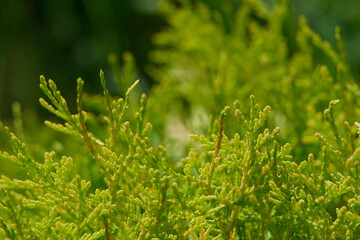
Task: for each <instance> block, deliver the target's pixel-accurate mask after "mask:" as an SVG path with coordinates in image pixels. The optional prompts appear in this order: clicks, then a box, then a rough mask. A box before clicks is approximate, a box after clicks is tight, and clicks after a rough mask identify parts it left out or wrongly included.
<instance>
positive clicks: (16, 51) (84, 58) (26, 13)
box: [0, 0, 360, 120]
mask: <svg viewBox="0 0 360 240" xmlns="http://www.w3.org/2000/svg"><path fill="white" fill-rule="evenodd" d="M194 2H196V1H194ZM202 2H205V3H207V4H209V6H210V7H211V8H213V9H217V10H218V11H219V12H220V13H221V14H222V15H225V16H226V15H228V16H229V18H227V19H228V21H231V14H232V13H233V12H234V11H235V9H236V5H239V4H240V3H241V1H240V0H231V1H216V0H203V1H202ZM157 4H158V0H121V1H118V0H103V1H101V2H98V1H95V0H86V1H81V0H62V1H46V0H28V1H22V0H1V1H0V119H1V120H4V119H9V118H10V117H11V103H12V102H14V101H19V102H20V103H21V105H22V107H23V109H26V108H34V109H36V110H37V111H38V112H40V113H42V114H44V113H46V111H43V110H40V109H41V107H40V105H39V104H38V98H39V97H40V96H42V93H41V92H40V89H39V87H38V85H39V84H38V83H39V75H41V74H43V75H45V77H46V78H52V79H54V80H56V82H57V84H58V86H59V88H60V89H61V90H62V92H63V95H64V97H65V98H66V99H69V100H70V101H73V102H75V89H76V87H75V85H76V78H77V77H79V76H81V77H83V78H84V79H85V81H86V89H85V90H86V91H88V92H93V93H95V92H100V91H101V90H100V82H99V80H98V72H99V68H103V69H104V70H105V73H106V74H107V78H108V80H109V81H110V82H111V71H110V70H109V63H108V56H109V54H110V53H114V54H115V55H116V56H118V58H119V59H121V55H122V53H123V52H124V51H130V52H132V53H133V54H134V57H135V59H136V63H137V68H138V71H139V73H140V76H141V78H142V80H144V81H145V82H147V83H149V86H151V85H152V84H153V83H154V82H156V79H151V78H150V77H149V76H148V75H147V74H146V71H145V67H146V65H147V63H148V53H149V52H150V51H151V50H152V49H154V45H153V44H152V40H151V36H152V35H153V34H154V33H156V32H159V31H161V29H162V28H163V27H165V26H166V22H165V20H164V18H163V17H162V16H161V14H160V13H159V12H158V10H157ZM291 9H292V12H293V16H294V19H295V20H296V19H297V16H298V15H299V14H304V15H305V16H307V18H308V21H309V25H310V26H311V27H312V28H313V29H314V30H315V31H316V32H317V33H319V34H320V35H321V36H322V37H323V38H324V39H327V40H329V41H330V42H331V43H332V44H335V39H334V28H335V26H340V27H341V28H342V31H343V36H344V39H345V47H346V51H347V54H348V56H347V57H348V61H349V64H350V66H351V68H352V71H353V74H354V75H355V78H356V79H359V76H360V74H359V73H360V47H359V42H360V27H359V26H360V1H358V0H347V1H341V0H333V1H327V0H313V1H303V0H294V1H292V2H291ZM225 19H226V18H225ZM228 25H229V26H231V23H229V24H228ZM107 70H108V71H107Z"/></svg>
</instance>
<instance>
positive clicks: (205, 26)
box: [0, 0, 360, 240]
mask: <svg viewBox="0 0 360 240" xmlns="http://www.w3.org/2000/svg"><path fill="white" fill-rule="evenodd" d="M181 4H182V5H181V6H180V7H175V6H173V5H171V4H168V3H167V4H165V5H163V11H164V14H165V16H167V18H168V21H169V26H168V28H167V29H165V30H164V31H162V32H161V33H159V34H158V35H157V36H156V37H155V41H156V43H157V44H158V48H157V50H156V51H155V52H153V53H152V55H151V58H152V61H153V64H152V65H151V66H149V72H150V73H151V74H152V75H153V76H154V78H155V79H156V80H157V81H158V84H157V85H156V86H155V87H154V89H153V90H152V91H151V93H150V95H149V99H148V98H147V97H146V95H145V94H143V95H141V97H140V91H139V86H137V85H138V84H139V82H138V81H136V82H132V79H133V76H134V75H135V73H134V69H135V67H134V65H133V60H132V59H131V55H129V54H127V55H125V59H127V61H126V64H125V71H121V70H119V68H118V67H117V64H116V59H115V57H114V56H111V57H110V61H111V64H112V66H113V74H114V76H115V77H116V78H119V79H122V80H123V81H122V82H121V83H120V85H121V84H122V85H121V89H122V92H121V94H122V96H123V98H118V97H114V96H112V95H110V93H109V91H108V89H107V85H106V81H105V74H104V72H102V71H100V82H101V85H102V87H103V90H104V91H103V97H99V96H89V95H86V94H85V93H84V91H83V87H84V81H83V80H82V79H81V78H79V79H78V80H77V101H76V106H77V111H76V113H72V112H71V111H70V110H69V107H68V105H67V102H66V100H65V99H64V98H63V97H62V95H61V93H60V91H59V90H58V88H57V86H56V84H55V82H54V81H52V80H48V81H47V80H46V79H45V78H44V77H43V76H41V77H40V87H41V89H42V91H43V92H44V93H45V95H46V97H47V98H46V99H47V100H45V99H43V98H41V99H40V103H41V105H42V106H43V107H45V108H46V109H47V110H48V111H50V112H51V113H53V114H54V115H55V116H57V117H58V118H59V119H60V120H58V121H57V120H54V121H57V122H54V121H46V122H45V124H46V125H47V126H48V127H50V128H51V129H53V130H55V131H57V132H60V133H61V134H59V135H56V134H54V133H53V132H52V130H50V129H49V128H47V129H45V130H38V129H39V128H36V129H37V130H38V133H37V134H38V135H41V136H44V139H43V140H39V141H40V144H38V145H37V144H36V143H35V141H34V139H36V137H32V136H30V137H29V136H27V134H26V132H25V131H24V128H23V126H22V125H23V123H24V122H26V119H23V118H22V117H21V112H20V110H19V106H18V105H16V104H15V105H14V115H15V121H14V132H15V133H16V134H13V133H12V132H11V131H10V130H9V128H7V127H3V125H1V133H2V134H3V135H6V136H7V144H4V146H5V147H4V148H5V149H4V150H5V151H2V152H0V160H1V161H2V162H5V163H10V162H11V163H12V164H14V165H13V166H16V168H17V169H22V170H21V171H22V175H21V174H19V176H21V180H20V179H15V178H13V177H12V176H5V175H3V176H2V177H1V179H0V238H1V239H106V240H108V239H267V240H270V239H354V240H356V239H359V238H360V188H359V184H360V176H359V170H360V166H359V161H360V143H359V138H358V135H359V134H360V123H358V122H356V121H359V115H360V108H359V106H360V105H359V99H360V90H359V88H358V85H357V84H356V83H354V81H353V79H352V77H351V74H350V73H349V70H348V67H347V64H346V61H345V58H344V56H345V54H344V52H343V46H342V40H341V37H340V31H339V30H338V29H337V30H336V38H337V39H338V42H339V50H338V51H339V53H338V52H337V51H335V50H334V49H333V48H332V47H331V46H330V44H329V43H327V42H326V41H324V40H322V39H321V38H320V37H319V36H318V35H317V34H316V33H314V32H313V31H312V30H311V29H310V28H309V27H308V26H307V24H306V21H305V19H304V18H303V17H301V18H300V20H299V22H298V23H295V22H294V21H292V19H291V15H290V13H289V10H288V7H287V5H286V3H282V2H281V3H277V4H273V5H266V4H265V2H263V1H260V0H245V1H243V3H242V5H241V6H240V7H239V9H237V10H236V14H235V15H234V16H233V18H234V19H233V21H234V24H233V25H232V28H230V29H225V27H224V25H223V21H222V15H221V14H219V13H217V12H214V11H213V10H210V9H209V8H208V7H206V5H201V4H200V5H195V4H191V3H190V2H188V1H182V3H181ZM124 73H125V74H124ZM125 84H126V85H131V87H130V88H129V89H128V90H127V91H123V89H124V85H125ZM134 93H135V94H134ZM134 96H135V97H134ZM255 96H256V99H255ZM249 97H250V101H249ZM90 110H92V111H90ZM92 112H95V113H92ZM174 129H175V130H174ZM191 132H192V133H195V134H191V136H190V140H188V136H189V135H190V133H191ZM188 133H189V134H188ZM65 135H69V136H70V137H65ZM38 137H39V136H38ZM55 137H56V138H55ZM54 138H55V139H54ZM159 142H160V144H163V146H162V145H160V144H159ZM166 149H168V150H166ZM46 151H48V152H46ZM41 152H42V153H43V155H40V153H41ZM44 152H45V153H44ZM2 164H3V163H2ZM19 172H20V170H19ZM12 174H13V175H16V174H18V170H16V171H13V172H12Z"/></svg>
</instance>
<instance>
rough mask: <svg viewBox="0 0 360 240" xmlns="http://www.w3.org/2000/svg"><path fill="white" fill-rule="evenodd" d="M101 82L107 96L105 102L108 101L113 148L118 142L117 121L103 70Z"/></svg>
mask: <svg viewBox="0 0 360 240" xmlns="http://www.w3.org/2000/svg"><path fill="white" fill-rule="evenodd" d="M100 80H101V85H102V87H103V89H104V96H105V100H106V106H107V109H108V116H109V121H110V128H111V137H110V138H111V146H114V145H115V141H116V129H115V121H114V115H113V108H112V106H111V98H110V93H109V90H108V89H107V87H106V81H105V77H104V72H103V70H100Z"/></svg>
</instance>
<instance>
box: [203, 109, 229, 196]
mask: <svg viewBox="0 0 360 240" xmlns="http://www.w3.org/2000/svg"><path fill="white" fill-rule="evenodd" d="M229 109H230V107H229V106H226V107H225V108H224V109H223V110H222V111H221V113H220V123H219V133H218V140H217V142H216V148H215V153H214V156H213V158H212V161H211V166H210V170H209V175H208V179H207V185H208V189H209V192H211V181H212V178H213V175H214V171H215V167H216V163H217V162H218V161H219V152H220V148H221V142H222V138H223V130H224V117H225V116H226V114H227V112H228V111H229Z"/></svg>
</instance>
